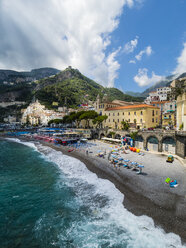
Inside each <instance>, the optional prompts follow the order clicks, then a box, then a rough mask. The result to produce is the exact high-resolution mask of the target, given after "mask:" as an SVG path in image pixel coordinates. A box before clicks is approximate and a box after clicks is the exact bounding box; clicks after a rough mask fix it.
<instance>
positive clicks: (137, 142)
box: [135, 135, 144, 149]
mask: <svg viewBox="0 0 186 248" xmlns="http://www.w3.org/2000/svg"><path fill="white" fill-rule="evenodd" d="M143 142H144V139H143V136H142V135H137V136H136V139H135V147H137V148H140V149H143Z"/></svg>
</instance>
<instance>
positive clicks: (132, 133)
mask: <svg viewBox="0 0 186 248" xmlns="http://www.w3.org/2000/svg"><path fill="white" fill-rule="evenodd" d="M137 135H138V132H131V133H130V137H131V138H132V139H133V140H135V139H136V137H137Z"/></svg>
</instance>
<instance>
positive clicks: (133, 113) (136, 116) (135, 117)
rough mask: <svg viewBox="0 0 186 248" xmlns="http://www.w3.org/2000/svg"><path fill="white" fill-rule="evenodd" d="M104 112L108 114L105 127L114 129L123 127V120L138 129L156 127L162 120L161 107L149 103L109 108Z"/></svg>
mask: <svg viewBox="0 0 186 248" xmlns="http://www.w3.org/2000/svg"><path fill="white" fill-rule="evenodd" d="M102 114H103V115H107V116H108V118H107V120H106V121H105V122H104V124H103V125H104V127H111V128H114V129H122V124H121V122H122V121H127V122H128V123H129V124H130V126H131V127H135V128H137V129H141V128H150V127H156V126H158V125H159V122H160V109H159V108H158V107H156V106H152V105H147V104H138V105H128V106H118V107H114V108H107V109H105V110H104V111H103V113H102Z"/></svg>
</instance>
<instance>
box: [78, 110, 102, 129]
mask: <svg viewBox="0 0 186 248" xmlns="http://www.w3.org/2000/svg"><path fill="white" fill-rule="evenodd" d="M97 116H98V113H97V112H96V111H94V110H89V111H85V113H83V114H82V115H81V116H80V117H79V119H80V120H85V121H86V123H85V127H89V126H90V125H89V122H90V120H93V119H95V118H96V117H97Z"/></svg>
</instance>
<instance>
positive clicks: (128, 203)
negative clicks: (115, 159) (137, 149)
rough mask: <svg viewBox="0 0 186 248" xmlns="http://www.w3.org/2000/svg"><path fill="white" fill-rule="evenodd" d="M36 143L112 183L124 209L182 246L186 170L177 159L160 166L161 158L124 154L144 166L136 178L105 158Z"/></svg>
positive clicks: (185, 232) (185, 240) (185, 219)
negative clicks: (175, 184)
mask: <svg viewBox="0 0 186 248" xmlns="http://www.w3.org/2000/svg"><path fill="white" fill-rule="evenodd" d="M24 141H25V139H24ZM28 141H30V140H28ZM40 142H41V143H42V144H43V145H46V146H49V147H51V148H53V149H55V150H58V151H61V152H62V153H63V154H65V155H68V156H72V157H74V158H76V159H78V160H80V161H81V162H83V163H84V164H85V165H86V167H87V168H88V169H89V170H90V171H92V172H94V173H96V174H97V176H98V177H100V178H103V179H108V180H110V181H111V182H113V183H114V184H115V186H116V187H117V188H118V189H119V190H120V192H122V193H123V194H124V196H125V197H124V202H123V204H124V207H125V208H127V209H128V210H129V211H130V212H132V213H133V214H135V215H137V216H140V215H147V216H149V217H151V218H152V219H153V220H154V223H155V225H157V226H158V227H160V228H163V229H164V231H165V232H168V233H169V232H173V233H175V234H178V235H179V236H180V237H181V239H182V242H183V243H186V167H184V166H182V165H181V163H180V162H179V161H178V160H175V161H174V162H173V164H168V163H166V162H165V163H164V164H163V162H164V161H166V157H165V156H164V157H163V156H162V155H155V154H151V153H146V154H145V156H143V157H142V156H139V155H138V154H136V153H132V152H128V154H127V155H125V156H126V158H128V159H130V160H131V158H132V159H133V161H136V162H140V163H143V164H144V165H145V168H144V170H143V171H144V173H143V174H142V175H137V174H136V173H135V172H134V171H131V170H130V169H126V168H119V169H116V168H114V167H113V166H112V165H110V163H109V161H108V160H107V156H106V158H105V159H103V158H98V157H96V156H95V154H94V153H89V155H86V153H85V151H83V150H82V151H72V152H68V150H69V148H68V147H63V146H56V145H54V144H51V143H46V142H43V141H40ZM101 146H102V144H100V147H101ZM168 176H169V177H170V178H171V179H172V178H173V177H174V178H175V179H176V180H177V181H178V183H179V186H178V187H177V188H170V187H169V186H168V185H166V184H165V182H164V181H165V178H166V177H168Z"/></svg>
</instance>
